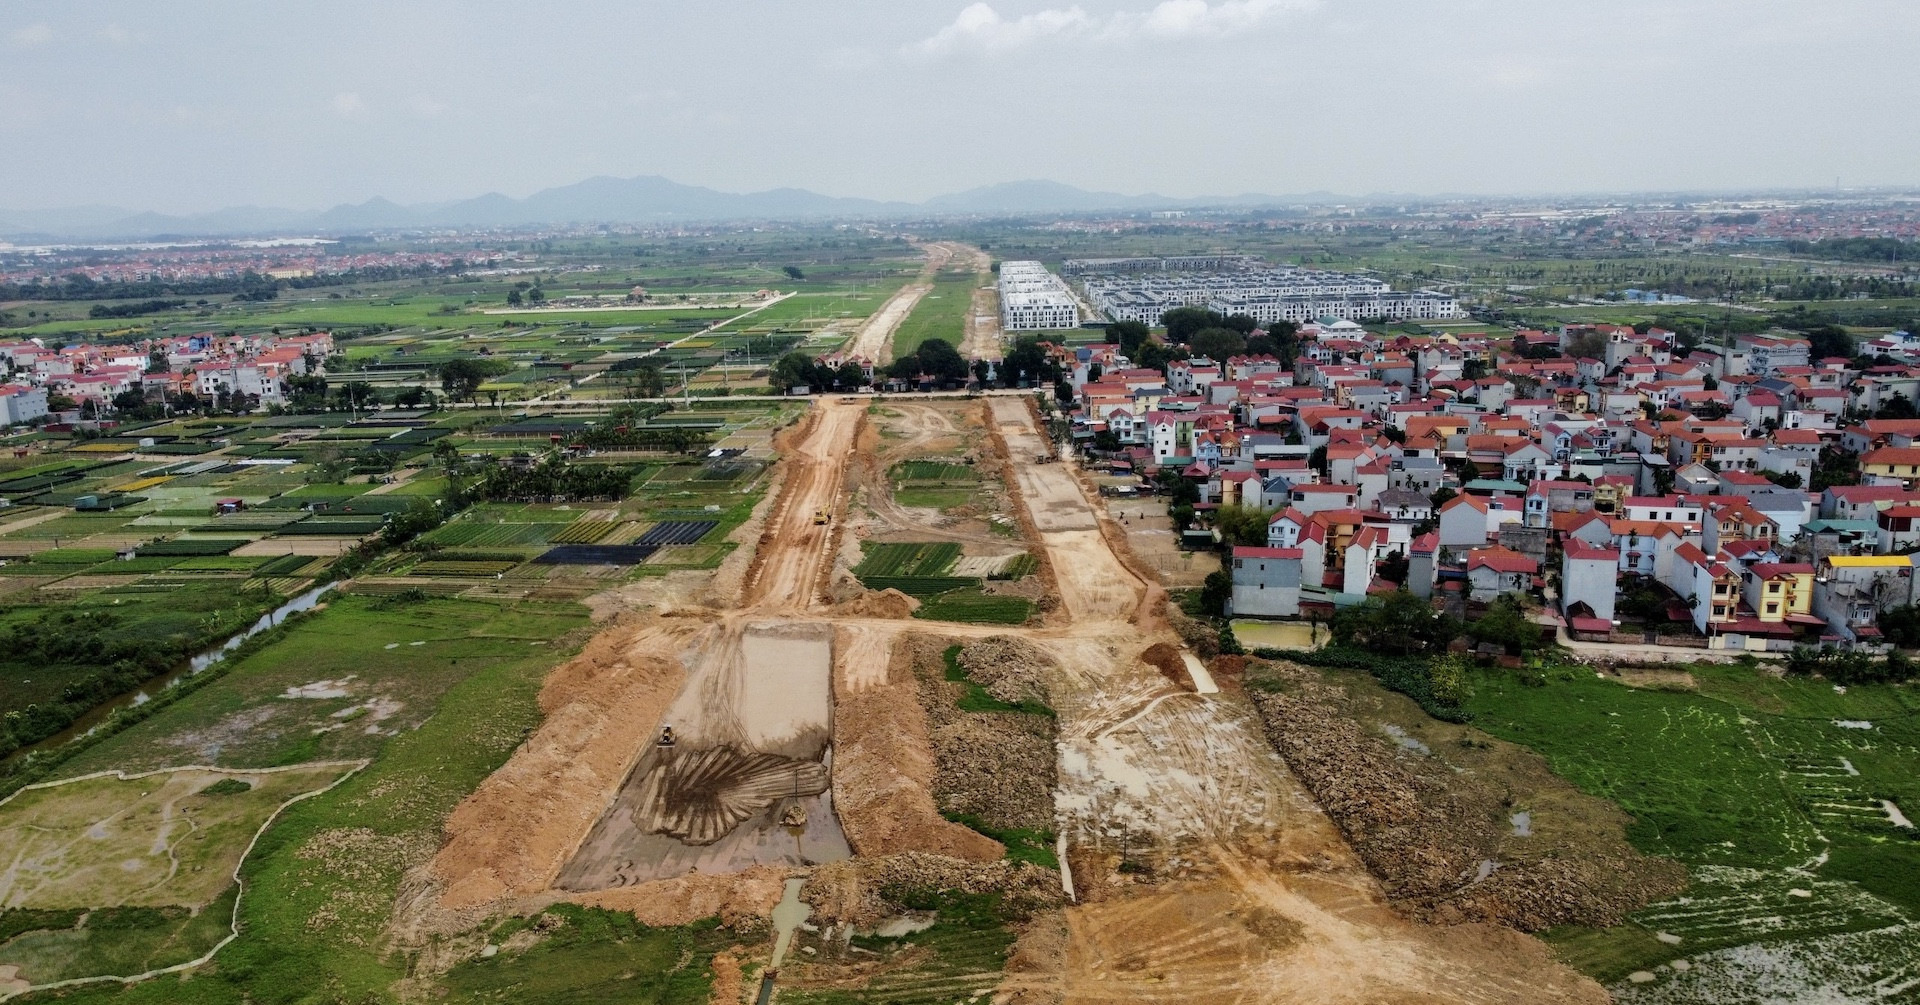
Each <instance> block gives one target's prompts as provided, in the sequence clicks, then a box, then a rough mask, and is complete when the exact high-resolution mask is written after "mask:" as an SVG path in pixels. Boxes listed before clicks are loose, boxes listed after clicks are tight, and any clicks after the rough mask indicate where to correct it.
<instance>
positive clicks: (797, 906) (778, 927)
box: [767, 877, 813, 970]
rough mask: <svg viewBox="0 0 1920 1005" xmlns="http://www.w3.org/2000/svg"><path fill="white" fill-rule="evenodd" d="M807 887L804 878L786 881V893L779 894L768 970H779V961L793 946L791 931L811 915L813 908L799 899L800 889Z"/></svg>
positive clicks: (774, 911) (774, 914)
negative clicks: (771, 955)
mask: <svg viewBox="0 0 1920 1005" xmlns="http://www.w3.org/2000/svg"><path fill="white" fill-rule="evenodd" d="M806 885H807V881H806V879H805V878H804V877H801V878H796V879H789V880H787V889H786V892H785V893H783V894H781V896H780V903H779V904H777V905H775V906H774V908H773V930H774V932H776V933H778V934H777V936H776V937H775V939H774V940H773V961H772V962H771V963H768V964H767V969H768V970H778V969H780V961H781V960H783V959H785V958H786V956H787V948H788V947H789V946H791V945H793V931H794V929H796V928H799V927H800V924H801V922H804V921H806V920H807V916H808V915H810V914H812V913H813V908H812V907H810V906H808V905H807V903H806V902H805V901H803V900H801V899H800V888H801V887H803V886H806Z"/></svg>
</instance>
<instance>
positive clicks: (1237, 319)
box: [1220, 314, 1260, 336]
mask: <svg viewBox="0 0 1920 1005" xmlns="http://www.w3.org/2000/svg"><path fill="white" fill-rule="evenodd" d="M1220 327H1222V328H1231V329H1233V330H1234V331H1237V332H1239V333H1240V334H1241V335H1242V336H1247V335H1251V334H1253V333H1254V330H1255V329H1257V328H1259V327H1260V322H1258V321H1255V320H1254V319H1253V315H1251V314H1229V315H1227V316H1226V318H1225V319H1224V320H1222V321H1221V322H1220Z"/></svg>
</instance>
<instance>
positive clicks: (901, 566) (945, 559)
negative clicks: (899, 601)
mask: <svg viewBox="0 0 1920 1005" xmlns="http://www.w3.org/2000/svg"><path fill="white" fill-rule="evenodd" d="M861 552H862V554H861V557H860V564H859V565H857V566H855V567H854V569H853V574H854V575H856V576H859V577H861V578H862V579H865V578H867V577H869V576H885V577H904V578H920V577H931V576H944V575H945V574H946V573H947V571H948V570H950V569H952V568H953V564H954V563H955V562H957V561H959V560H960V546H959V545H958V544H956V543H954V542H952V541H937V542H931V543H927V544H876V543H873V542H866V543H863V544H862V545H861Z"/></svg>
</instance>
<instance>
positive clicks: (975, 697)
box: [940, 646, 1057, 834]
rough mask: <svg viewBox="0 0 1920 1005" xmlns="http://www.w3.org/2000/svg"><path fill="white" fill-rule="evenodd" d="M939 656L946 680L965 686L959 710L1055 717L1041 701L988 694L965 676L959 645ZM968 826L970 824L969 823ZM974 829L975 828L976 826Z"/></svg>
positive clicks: (949, 648)
mask: <svg viewBox="0 0 1920 1005" xmlns="http://www.w3.org/2000/svg"><path fill="white" fill-rule="evenodd" d="M940 658H941V660H942V661H944V668H943V670H942V672H943V673H944V674H945V675H946V678H947V680H948V681H950V682H952V683H955V684H960V685H963V686H964V687H965V690H964V691H962V692H961V693H960V697H959V700H958V702H957V705H958V706H959V709H960V711H962V712H1019V713H1021V714H1023V715H1044V716H1046V717H1047V718H1049V719H1052V718H1056V716H1057V713H1055V712H1054V710H1053V709H1051V708H1049V707H1047V705H1045V704H1044V703H1042V702H1037V701H1021V702H1006V701H1001V700H1000V699H998V698H995V697H994V696H993V695H991V694H988V693H987V689H986V688H984V687H981V686H980V685H979V684H977V683H975V682H974V680H973V678H971V677H969V676H967V671H966V668H964V667H962V666H961V665H960V647H959V646H948V647H947V650H946V651H945V652H943V653H941V654H940ZM968 826H972V825H971V824H969V825H968ZM975 829H976V830H977V829H978V828H975ZM981 833H983V834H984V833H986V832H985V831H981Z"/></svg>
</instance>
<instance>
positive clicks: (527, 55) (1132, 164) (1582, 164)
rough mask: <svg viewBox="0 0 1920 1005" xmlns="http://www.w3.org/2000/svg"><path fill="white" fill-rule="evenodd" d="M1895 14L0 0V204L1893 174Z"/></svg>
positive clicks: (1405, 2) (1873, 177)
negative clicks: (1030, 183) (674, 188)
mask: <svg viewBox="0 0 1920 1005" xmlns="http://www.w3.org/2000/svg"><path fill="white" fill-rule="evenodd" d="M1917 41H1920V5H1916V3H1915V2H1914V0H1212V2H1207V0H1165V2H1159V0H1118V2H1106V0H1081V2H1078V3H1074V2H1071V0H988V2H986V3H971V4H970V3H969V2H968V0H841V2H827V3H775V2H767V0H762V2H757V3H746V2H734V0H702V2H697V3H690V2H674V3H666V2H652V0H625V2H607V3H601V2H575V3H546V4H526V3H513V4H507V3H459V4H454V3H413V2H408V0H379V2H358V0H326V2H324V3H304V4H297V5H296V4H292V3H284V2H278V0H271V2H267V0H263V2H255V0H233V2H225V3H222V2H206V0H166V2H164V3H160V2H153V0H137V2H123V3H113V2H99V3H89V2H84V0H80V2H76V0H61V2H58V3H54V2H36V0H4V2H0V207H7V208H16V209H40V208H50V207H55V206H68V205H81V204H91V203H108V204H114V205H122V206H128V207H131V208H136V209H150V208H151V209H159V210H163V211H168V212H187V211H198V210H205V209H211V208H215V207H219V206H226V205H239V204H255V205H272V206H287V207H293V208H301V209H308V208H323V207H326V206H330V205H333V204H336V203H340V202H358V201H361V200H364V199H367V198H369V197H371V196H374V195H383V196H386V197H388V198H391V199H393V200H395V201H398V202H422V201H433V200H443V199H454V198H465V197H469V196H474V195H479V194H482V193H485V192H488V191H500V192H505V193H507V194H509V195H514V196H523V195H526V194H528V193H530V192H533V191H535V190H538V189H540V188H544V187H548V186H552V185H560V184H566V183H569V182H574V181H578V180H580V179H582V178H585V177H588V176H591V175H596V174H611V175H621V176H630V175H639V174H662V175H666V176H667V177H670V178H673V179H675V180H677V181H683V182H689V183H694V184H702V185H710V186H713V187H715V188H720V189H725V190H730V191H745V190H752V189H762V188H772V187H779V186H797V187H803V188H811V189H814V190H817V191H821V192H826V193H829V194H833V195H859V196H869V197H874V198H888V199H909V200H918V199H922V198H925V197H927V196H929V195H935V194H939V193H942V192H949V191H955V190H959V189H964V188H970V187H972V186H975V185H981V184H987V183H991V182H998V181H1011V180H1019V179H1027V178H1051V179H1055V180H1058V181H1063V182H1068V183H1071V184H1075V185H1079V186H1082V187H1086V188H1095V189H1107V190H1114V191H1120V192H1127V193H1138V192H1145V191H1156V192H1160V193H1163V194H1167V195H1175V196H1193V195H1204V194H1232V193H1239V192H1248V191H1254V192H1268V193H1289V192H1304V191H1312V190H1327V191H1333V192H1339V193H1349V194H1364V193H1368V192H1385V191H1393V192H1416V193H1433V192H1443V191H1462V192H1522V193H1531V192H1563V191H1596V190H1607V191H1622V190H1645V189H1713V188H1730V187H1761V186H1816V185H1817V186H1828V185H1832V184H1833V183H1834V180H1835V178H1836V176H1837V177H1838V178H1839V179H1840V180H1841V182H1842V183H1843V184H1848V185H1872V184H1906V183H1920V100H1916V99H1917V98H1920V74H1916V73H1915V70H1914V57H1913V53H1914V51H1915V43H1916V42H1917Z"/></svg>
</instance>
